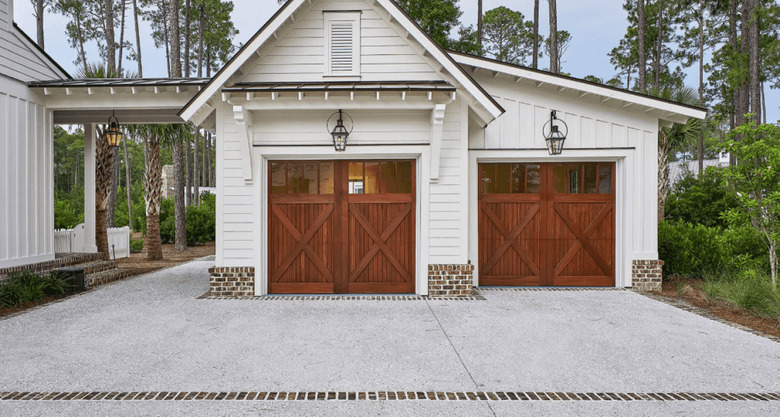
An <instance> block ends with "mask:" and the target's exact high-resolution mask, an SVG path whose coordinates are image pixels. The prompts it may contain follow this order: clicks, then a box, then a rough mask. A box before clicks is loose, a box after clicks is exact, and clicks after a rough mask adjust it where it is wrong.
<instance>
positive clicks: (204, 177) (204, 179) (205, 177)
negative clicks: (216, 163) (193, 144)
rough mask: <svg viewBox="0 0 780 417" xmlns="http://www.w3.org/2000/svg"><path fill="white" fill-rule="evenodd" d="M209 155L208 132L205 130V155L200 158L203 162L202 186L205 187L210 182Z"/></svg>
mask: <svg viewBox="0 0 780 417" xmlns="http://www.w3.org/2000/svg"><path fill="white" fill-rule="evenodd" d="M208 153H209V148H208V132H206V131H205V130H204V131H203V154H202V155H201V156H200V158H201V159H202V160H203V161H201V164H202V165H201V170H200V176H201V177H202V180H201V184H203V186H204V187H208V186H209V180H208V178H209V177H208V173H209V170H208V168H206V160H207V156H206V155H207V154H208Z"/></svg>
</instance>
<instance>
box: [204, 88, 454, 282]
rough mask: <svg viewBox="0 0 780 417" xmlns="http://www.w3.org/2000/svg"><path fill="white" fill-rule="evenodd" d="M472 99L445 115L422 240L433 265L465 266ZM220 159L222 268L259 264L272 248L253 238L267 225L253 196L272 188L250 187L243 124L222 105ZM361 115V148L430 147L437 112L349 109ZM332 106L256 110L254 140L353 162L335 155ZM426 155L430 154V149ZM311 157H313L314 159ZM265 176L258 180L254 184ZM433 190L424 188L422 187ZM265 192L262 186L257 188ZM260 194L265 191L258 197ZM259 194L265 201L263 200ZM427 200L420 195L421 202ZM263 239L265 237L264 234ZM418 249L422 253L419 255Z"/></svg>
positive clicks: (357, 135) (425, 175) (354, 142)
mask: <svg viewBox="0 0 780 417" xmlns="http://www.w3.org/2000/svg"><path fill="white" fill-rule="evenodd" d="M464 107H465V103H462V102H460V101H457V100H456V101H455V102H453V103H451V104H449V105H448V106H447V111H446V113H445V118H444V127H443V133H442V149H441V167H440V175H439V179H438V181H436V182H433V183H431V184H430V186H429V187H427V188H428V189H429V195H428V199H427V200H429V201H430V203H429V205H428V207H421V209H423V210H428V215H427V216H423V217H424V218H429V219H430V221H429V223H428V225H427V226H424V225H423V227H427V228H428V233H427V235H428V242H427V243H426V242H421V244H423V245H426V247H427V248H428V257H429V259H428V262H429V263H432V264H444V263H461V264H462V263H466V262H467V237H466V233H465V229H464V225H465V224H467V219H468V217H467V216H468V213H467V211H468V205H467V189H466V188H465V182H466V181H467V178H468V176H467V149H466V145H467V144H466V140H465V137H466V135H465V132H464V129H463V128H464V127H465V126H466V124H465V123H464V122H463V121H462V120H461V118H462V116H463V115H464V114H465V111H464ZM217 111H218V114H217V118H218V125H217V132H218V140H217V159H218V161H220V166H219V169H218V175H217V188H218V189H220V190H222V191H223V192H222V194H220V195H217V251H218V252H217V265H218V266H225V267H231V266H252V265H258V264H259V259H260V257H261V256H262V252H261V250H262V251H264V250H265V248H264V246H265V244H264V243H262V244H255V243H254V236H255V235H254V233H255V232H257V231H258V230H260V227H261V222H262V221H263V219H262V218H261V210H258V209H257V207H256V206H257V205H256V204H254V203H253V202H254V201H261V204H266V197H265V192H266V191H265V190H264V189H262V188H260V187H255V186H253V185H247V184H246V182H245V180H244V177H243V171H242V168H241V167H242V164H243V160H242V152H243V151H242V148H241V143H240V140H242V135H241V134H240V131H239V129H243V127H239V126H238V125H237V124H236V122H235V120H234V116H233V113H232V112H231V111H230V109H229V107H228V106H226V105H220V106H219V107H218V110H217ZM349 112H350V115H351V116H352V117H353V119H354V120H355V130H354V131H353V134H352V135H350V138H349V144H350V146H352V147H353V148H358V147H360V145H394V146H404V145H412V146H417V147H419V145H424V146H425V148H426V149H427V148H428V146H427V145H428V144H429V143H430V136H431V110H420V109H418V110H387V111H360V110H355V111H353V110H349ZM331 113H332V111H330V110H328V111H324V110H305V111H289V110H285V111H254V112H252V126H253V133H254V134H253V136H254V145H255V146H261V147H270V146H273V147H284V146H287V145H291V146H290V147H289V148H290V151H289V154H290V155H295V154H297V153H298V151H297V150H298V149H301V148H299V147H297V146H299V145H306V146H318V145H319V146H325V147H327V148H325V149H327V151H324V156H322V159H341V158H346V159H349V158H350V157H349V156H345V155H342V154H335V153H333V152H332V148H331V147H332V142H331V138H330V136H329V135H328V133H327V132H326V131H325V127H324V126H325V124H324V121H325V120H327V117H328V116H330V114H331ZM386 148H387V147H386V146H378V147H370V146H366V147H360V149H361V154H363V155H373V157H382V155H383V152H385V149H386ZM425 153H426V154H427V153H428V152H425ZM306 158H310V156H307V157H306ZM421 162H422V163H421V167H420V168H421V169H420V170H419V171H420V172H419V174H418V177H419V178H420V181H426V182H429V181H430V171H429V168H428V167H429V163H428V161H421ZM252 163H253V170H254V172H259V173H260V175H263V176H265V175H267V174H266V172H265V171H263V170H262V169H261V168H258V167H259V166H260V164H261V160H260V159H259V158H254V160H253V161H252ZM258 181H261V179H260V178H254V180H253V182H258ZM425 188H426V187H422V186H421V187H420V190H421V191H422V190H423V189H425ZM258 190H259V191H258ZM257 193H260V196H256V194H257ZM256 197H259V198H256ZM422 200H423V199H421V198H418V201H422ZM258 236H259V235H258ZM418 253H419V252H418Z"/></svg>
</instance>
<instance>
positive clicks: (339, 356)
mask: <svg viewBox="0 0 780 417" xmlns="http://www.w3.org/2000/svg"><path fill="white" fill-rule="evenodd" d="M211 265H213V262H192V263H189V264H186V265H182V266H179V267H176V268H173V269H168V270H164V271H159V272H156V273H152V274H148V275H144V276H140V277H136V278H133V279H130V280H127V281H123V282H118V283H115V284H111V285H107V286H105V287H101V288H98V289H96V290H94V291H91V292H88V293H85V294H82V295H78V296H75V297H72V298H69V299H67V300H65V301H62V302H58V303H53V304H49V305H47V306H44V307H41V308H37V309H34V310H31V311H28V312H27V313H25V314H22V315H19V316H15V317H11V318H7V319H3V320H0V352H2V354H1V355H0V370H2V372H0V393H2V392H19V393H22V392H31V393H41V394H40V395H39V396H41V397H43V396H44V395H45V394H48V393H54V392H62V393H73V394H72V395H73V396H78V395H77V394H76V393H82V394H81V396H82V397H83V396H84V395H86V393H87V392H95V393H97V392H100V393H123V394H127V393H133V395H135V394H137V393H141V392H144V393H158V392H166V393H172V395H173V396H174V397H175V396H181V397H185V396H186V395H190V396H191V398H190V400H191V401H186V400H184V401H181V402H177V401H175V400H173V399H172V400H170V401H157V400H140V401H134V400H128V398H130V397H126V398H125V401H108V400H100V401H94V400H92V401H84V400H83V399H81V400H70V401H67V400H60V401H56V400H55V401H46V400H32V399H28V400H21V401H14V400H0V415H38V414H42V415H46V414H55V413H56V414H66V415H105V414H109V413H119V414H122V415H125V414H130V415H150V414H153V415H154V414H159V415H170V414H181V415H193V414H196V415H197V414H200V415H243V414H247V415H251V414H257V413H258V412H263V411H267V412H272V413H273V414H280V415H285V414H287V415H298V414H310V415H312V414H313V415H317V414H338V415H365V414H374V415H399V414H400V415H423V414H424V415H437V414H441V415H453V414H455V415H486V416H490V415H517V414H529V415H535V414H540V413H541V414H544V413H550V414H556V415H567V414H570V415H582V414H592V415H625V414H641V415H669V414H673V413H683V414H686V415H691V414H693V415H696V414H698V415H764V414H767V415H771V414H775V415H777V414H780V396H777V400H770V401H761V400H757V399H749V398H748V397H744V398H742V399H740V398H737V397H728V398H726V397H721V398H719V399H718V398H714V397H713V398H710V399H707V398H704V397H701V398H698V399H697V398H695V397H691V398H681V399H674V398H671V399H670V398H667V400H666V401H664V400H663V398H661V399H659V400H653V399H652V398H649V399H648V400H635V401H628V400H626V399H625V398H623V397H622V396H620V395H623V396H625V397H627V398H628V399H631V396H630V395H631V394H634V395H639V394H642V395H647V394H652V393H737V394H739V393H759V394H761V393H764V394H766V393H778V392H780V344H778V343H776V342H774V341H771V340H768V339H765V338H762V337H760V336H756V335H753V334H750V333H747V332H744V331H741V330H738V329H735V328H732V327H729V326H726V325H724V324H721V323H718V322H714V321H711V320H709V319H706V318H703V317H700V316H697V315H694V314H691V313H688V312H685V311H682V310H680V309H677V308H674V307H671V306H669V305H666V304H663V303H660V302H657V301H654V300H651V299H649V298H646V297H644V296H642V295H639V294H636V293H633V292H630V291H526V292H506V291H483V292H482V295H483V296H484V297H485V298H486V300H474V301H430V300H424V299H423V300H406V301H377V300H332V299H320V300H305V301H304V300H301V301H296V300H206V299H197V297H198V296H200V295H202V294H203V293H205V292H206V291H207V290H208V278H207V272H206V270H207V268H208V267H209V266H211ZM342 391H343V392H347V393H349V392H356V393H357V392H363V393H365V392H366V391H370V392H372V393H374V394H373V395H375V396H378V395H382V396H383V397H382V398H386V397H384V396H386V395H388V394H387V392H394V393H395V392H409V393H412V394H413V393H416V392H420V393H431V394H435V393H438V392H443V393H447V392H454V393H474V392H480V393H482V392H484V393H486V394H484V395H488V393H489V394H490V396H491V397H489V398H492V396H493V395H506V394H503V393H512V394H511V395H512V396H515V397H517V396H519V395H520V394H519V393H523V392H528V393H574V394H573V397H571V398H569V396H566V398H565V400H564V395H561V396H560V398H558V397H555V398H550V400H545V399H544V398H542V397H541V396H540V397H530V398H528V400H523V399H522V398H511V397H510V398H508V399H507V400H503V399H501V398H496V399H495V400H492V399H488V400H487V401H485V400H479V399H476V400H469V399H468V398H464V399H463V400H456V401H449V400H445V401H441V400H432V399H425V400H422V399H416V400H411V401H410V400H394V401H379V400H373V399H367V400H357V401H338V400H337V401H312V400H304V401H289V400H288V401H278V400H275V401H268V400H265V401H262V400H261V401H256V400H252V401H247V400H245V399H244V400H241V401H239V400H236V399H234V398H233V399H231V398H229V395H230V394H229V393H231V392H235V393H243V394H244V395H243V396H242V397H241V398H246V397H247V396H248V395H249V393H251V394H252V395H253V399H254V398H256V397H255V396H257V397H259V393H263V394H264V395H268V393H271V392H273V393H281V392H309V393H313V394H312V395H314V398H316V396H317V395H319V393H324V394H327V393H328V392H336V393H338V392H342ZM199 392H202V393H204V394H208V393H220V392H224V393H228V397H225V399H230V400H231V401H224V400H223V401H215V400H212V401H207V400H201V401H197V400H192V399H194V398H195V394H197V393H199ZM178 393H181V394H178ZM494 393H495V394H494ZM578 393H580V394H585V393H595V394H594V395H596V394H598V393H602V394H604V395H605V396H606V397H605V398H603V399H602V398H594V399H593V400H590V399H589V400H585V398H583V397H581V396H580V397H579V398H577V400H574V399H575V396H579V395H580V394H578ZM610 393H614V395H616V396H618V398H616V399H615V400H612V399H610V398H609V396H608V394H610ZM279 395H281V394H279ZM336 395H338V394H336ZM356 395H357V394H356ZM393 395H396V394H393ZM551 395H552V394H551ZM770 395H771V394H770ZM30 396H32V394H30ZM304 396H305V394H304ZM174 397H172V398H174ZM0 398H3V395H2V394H0ZM66 398H67V397H66ZM106 398H108V397H106ZM150 398H151V397H150ZM366 398H369V397H366ZM765 399H766V398H765ZM529 400H530V401H529Z"/></svg>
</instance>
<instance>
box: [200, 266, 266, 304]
mask: <svg viewBox="0 0 780 417" xmlns="http://www.w3.org/2000/svg"><path fill="white" fill-rule="evenodd" d="M209 275H210V278H209V285H210V289H209V294H210V295H213V296H218V297H236V298H240V297H254V296H255V268H253V267H215V268H209Z"/></svg>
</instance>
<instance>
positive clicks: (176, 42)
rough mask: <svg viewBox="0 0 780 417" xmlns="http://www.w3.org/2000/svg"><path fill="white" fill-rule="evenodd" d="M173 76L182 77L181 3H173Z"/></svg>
mask: <svg viewBox="0 0 780 417" xmlns="http://www.w3.org/2000/svg"><path fill="white" fill-rule="evenodd" d="M171 76H173V77H181V35H180V33H179V1H178V0H176V1H172V2H171Z"/></svg>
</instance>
